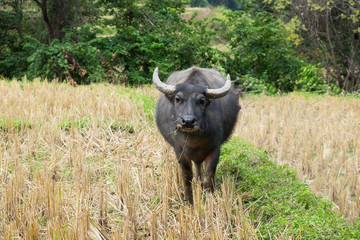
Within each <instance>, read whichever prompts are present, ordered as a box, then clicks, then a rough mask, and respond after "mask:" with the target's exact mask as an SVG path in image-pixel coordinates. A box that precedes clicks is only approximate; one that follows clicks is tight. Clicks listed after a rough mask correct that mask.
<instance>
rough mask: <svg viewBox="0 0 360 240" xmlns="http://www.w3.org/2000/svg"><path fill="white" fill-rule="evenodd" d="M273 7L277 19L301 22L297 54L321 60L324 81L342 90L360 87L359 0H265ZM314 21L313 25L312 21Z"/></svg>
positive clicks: (313, 60)
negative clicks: (324, 72)
mask: <svg viewBox="0 0 360 240" xmlns="http://www.w3.org/2000/svg"><path fill="white" fill-rule="evenodd" d="M266 2H268V3H272V4H273V5H274V6H275V7H276V10H277V11H276V12H277V13H276V15H277V16H278V17H279V18H282V19H286V21H291V20H292V19H294V18H296V19H297V20H298V21H299V22H301V27H300V28H299V29H298V32H299V34H301V36H302V39H303V41H302V45H301V47H300V48H299V50H300V52H301V54H305V55H306V56H307V58H308V59H311V61H312V62H321V63H322V64H323V65H324V66H325V69H326V71H327V74H326V77H327V82H330V83H332V84H334V85H336V87H337V88H340V89H341V90H344V91H349V92H352V91H356V90H358V89H359V87H360V77H359V73H358V72H359V71H358V69H359V67H360V49H359V47H358V44H359V38H360V28H359V19H360V18H359V17H360V2H359V1H353V0H351V1H342V0H324V1H312V0H298V1H288V0H267V1H266ZM314 23H316V24H314Z"/></svg>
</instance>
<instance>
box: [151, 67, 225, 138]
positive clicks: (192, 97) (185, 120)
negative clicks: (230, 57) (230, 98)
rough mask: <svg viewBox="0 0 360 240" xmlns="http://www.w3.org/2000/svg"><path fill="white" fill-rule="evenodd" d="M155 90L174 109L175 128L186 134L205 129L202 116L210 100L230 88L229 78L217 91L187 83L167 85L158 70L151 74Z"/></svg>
mask: <svg viewBox="0 0 360 240" xmlns="http://www.w3.org/2000/svg"><path fill="white" fill-rule="evenodd" d="M153 82H154V84H155V86H156V88H157V89H158V90H159V91H160V92H162V93H164V94H165V96H166V97H167V98H168V100H169V101H170V102H171V104H173V105H174V108H175V113H176V116H174V117H175V123H176V128H177V129H178V130H180V131H181V132H184V133H188V134H196V133H201V132H202V130H203V129H204V128H205V127H206V124H205V121H204V117H205V116H204V114H205V110H206V108H207V107H208V106H209V104H210V102H211V99H217V98H221V97H224V96H225V95H226V94H227V93H228V92H229V91H230V88H231V80H230V76H229V75H228V76H227V80H226V82H225V85H224V86H223V87H221V88H218V89H208V88H206V87H205V86H201V85H194V84H188V83H180V84H177V85H175V86H174V85H168V84H166V83H163V82H162V81H161V80H160V78H159V76H158V68H156V69H155V71H154V74H153Z"/></svg>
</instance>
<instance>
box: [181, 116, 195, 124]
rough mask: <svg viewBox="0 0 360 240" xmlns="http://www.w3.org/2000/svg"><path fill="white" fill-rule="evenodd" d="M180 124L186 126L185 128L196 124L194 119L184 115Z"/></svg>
mask: <svg viewBox="0 0 360 240" xmlns="http://www.w3.org/2000/svg"><path fill="white" fill-rule="evenodd" d="M181 122H182V124H183V125H187V126H194V125H195V123H196V122H197V120H196V118H194V117H193V116H191V115H185V116H184V117H183V118H182V119H181Z"/></svg>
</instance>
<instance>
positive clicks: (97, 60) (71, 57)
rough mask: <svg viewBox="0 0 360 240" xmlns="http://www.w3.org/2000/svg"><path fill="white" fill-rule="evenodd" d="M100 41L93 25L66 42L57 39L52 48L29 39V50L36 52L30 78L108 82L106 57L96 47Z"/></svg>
mask: <svg viewBox="0 0 360 240" xmlns="http://www.w3.org/2000/svg"><path fill="white" fill-rule="evenodd" d="M97 41H98V40H97V39H96V35H95V32H93V31H92V30H91V25H87V26H84V27H82V28H81V29H80V31H72V32H68V33H67V34H66V36H65V38H64V39H63V41H62V42H60V41H59V40H58V39H54V40H53V41H52V42H51V44H50V45H47V44H44V43H41V42H39V41H37V40H36V39H35V38H31V37H28V43H26V44H25V49H27V50H28V51H32V52H33V54H32V55H31V56H30V57H29V58H28V62H29V64H30V66H29V69H28V72H27V74H28V76H29V78H30V79H32V78H35V77H41V78H47V79H50V80H53V79H55V78H58V79H59V80H60V81H63V80H65V79H66V80H67V81H75V82H76V83H80V84H89V83H91V82H97V81H100V80H102V79H105V78H106V75H105V71H104V69H105V68H104V67H103V66H102V65H101V57H102V56H101V55H100V54H99V49H97V48H96V47H95V46H94V45H95V43H96V42H97Z"/></svg>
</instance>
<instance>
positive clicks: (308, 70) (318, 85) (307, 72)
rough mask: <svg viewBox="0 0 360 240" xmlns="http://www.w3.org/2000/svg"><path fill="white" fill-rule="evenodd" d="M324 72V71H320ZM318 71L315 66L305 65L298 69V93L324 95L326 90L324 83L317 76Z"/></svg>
mask: <svg viewBox="0 0 360 240" xmlns="http://www.w3.org/2000/svg"><path fill="white" fill-rule="evenodd" d="M322 71H324V70H322ZM318 72H319V69H318V68H317V67H316V66H315V65H311V64H309V65H306V66H303V67H302V68H301V69H300V73H299V79H298V80H297V82H296V88H297V89H298V90H299V91H305V92H318V93H324V92H326V91H327V90H328V86H327V84H326V81H325V80H324V79H323V78H322V77H320V76H319V74H318Z"/></svg>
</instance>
